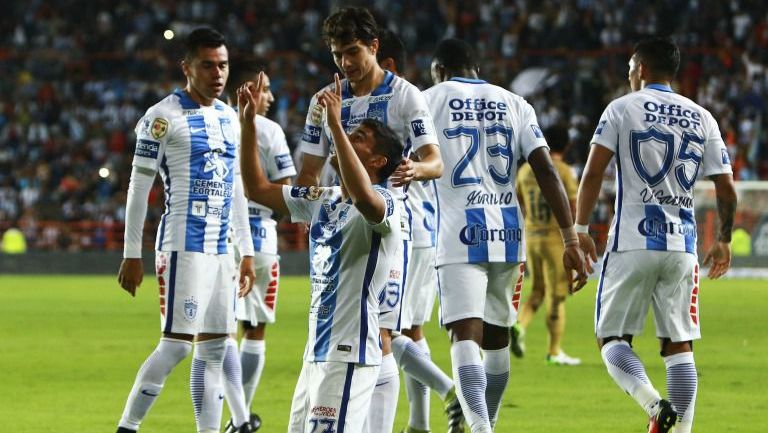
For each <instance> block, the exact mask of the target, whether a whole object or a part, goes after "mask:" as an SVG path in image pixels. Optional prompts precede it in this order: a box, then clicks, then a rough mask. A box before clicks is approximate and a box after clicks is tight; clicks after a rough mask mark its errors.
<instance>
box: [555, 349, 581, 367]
mask: <svg viewBox="0 0 768 433" xmlns="http://www.w3.org/2000/svg"><path fill="white" fill-rule="evenodd" d="M580 364H581V359H579V358H574V357H571V356H568V355H566V354H565V352H563V351H562V350H561V351H560V353H558V354H557V355H554V356H553V355H547V365H580Z"/></svg>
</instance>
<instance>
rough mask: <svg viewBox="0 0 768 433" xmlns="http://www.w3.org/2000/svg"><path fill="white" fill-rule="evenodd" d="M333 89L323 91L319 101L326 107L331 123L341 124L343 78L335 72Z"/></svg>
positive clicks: (329, 122) (318, 98)
mask: <svg viewBox="0 0 768 433" xmlns="http://www.w3.org/2000/svg"><path fill="white" fill-rule="evenodd" d="M333 80H334V86H333V90H324V91H323V92H321V93H320V94H319V95H318V97H317V101H318V102H319V103H320V105H322V106H323V108H325V115H326V116H327V119H328V124H329V125H336V124H341V80H339V74H333Z"/></svg>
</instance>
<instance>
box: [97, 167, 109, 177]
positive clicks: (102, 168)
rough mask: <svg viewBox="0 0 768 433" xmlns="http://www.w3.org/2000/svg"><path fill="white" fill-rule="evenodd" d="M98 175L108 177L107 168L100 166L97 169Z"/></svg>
mask: <svg viewBox="0 0 768 433" xmlns="http://www.w3.org/2000/svg"><path fill="white" fill-rule="evenodd" d="M99 177H101V178H103V179H106V178H108V177H109V169H108V168H107V167H101V168H100V169H99Z"/></svg>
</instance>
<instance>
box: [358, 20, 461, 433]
mask: <svg viewBox="0 0 768 433" xmlns="http://www.w3.org/2000/svg"><path fill="white" fill-rule="evenodd" d="M376 60H377V61H378V63H379V65H380V66H381V67H382V68H384V69H386V70H388V71H390V72H392V73H394V74H395V75H398V76H400V74H401V71H402V69H400V68H402V66H404V65H405V47H404V46H403V42H402V41H401V40H400V38H398V37H397V35H396V34H395V33H394V32H393V31H391V30H388V29H381V30H380V32H379V50H378V51H377V52H376ZM398 65H400V66H399V67H398ZM411 157H414V155H411ZM407 192H408V199H407V201H406V204H407V205H408V207H407V210H406V211H407V212H409V215H410V218H409V219H410V221H411V238H412V240H413V243H412V245H413V248H412V254H411V257H410V261H409V264H408V278H407V279H406V281H405V290H404V291H403V297H402V309H401V317H400V328H401V332H402V335H398V334H394V335H393V338H392V353H393V354H394V356H395V361H396V362H397V365H399V366H400V367H401V368H402V369H403V371H404V372H405V391H406V395H407V396H408V405H409V412H408V413H409V417H408V428H407V429H406V433H422V432H428V431H429V392H428V391H429V389H428V387H429V388H432V389H434V390H435V392H437V393H438V395H439V396H440V398H441V399H443V401H444V402H445V403H446V413H447V414H448V423H449V429H451V430H450V431H460V430H461V429H462V428H463V426H462V418H461V406H460V404H459V401H458V399H457V398H456V392H455V390H454V387H453V381H452V380H451V378H450V377H449V376H448V375H446V374H445V373H443V371H442V370H440V368H439V367H438V366H437V365H435V363H434V362H432V360H431V358H430V352H429V345H428V344H427V340H426V338H424V333H423V332H422V330H421V327H422V325H423V324H424V322H426V321H427V320H429V317H430V316H431V315H432V306H433V305H434V302H435V295H436V294H437V275H436V273H435V235H436V225H435V206H434V200H433V198H432V182H431V181H422V182H411V183H410V184H409V185H408V191H407ZM377 390H378V389H377ZM375 410H378V409H375ZM372 416H375V415H373V414H372Z"/></svg>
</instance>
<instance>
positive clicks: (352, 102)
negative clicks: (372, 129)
mask: <svg viewBox="0 0 768 433" xmlns="http://www.w3.org/2000/svg"><path fill="white" fill-rule="evenodd" d="M384 72H385V74H386V75H385V78H384V81H383V82H382V83H381V85H379V87H377V88H376V89H374V90H373V92H371V94H370V95H365V96H355V95H354V94H353V93H352V88H351V86H350V84H349V81H347V79H346V78H345V79H343V80H341V88H342V89H341V90H342V91H341V98H342V102H341V124H342V126H343V127H344V130H345V131H346V132H347V133H349V132H351V131H352V130H353V129H354V128H355V127H357V126H358V125H359V124H360V122H361V121H362V120H363V119H376V120H379V121H381V122H382V123H384V124H386V125H387V126H389V127H390V128H392V130H393V131H394V132H395V134H397V136H398V137H399V138H400V140H401V141H402V143H403V146H404V153H403V154H404V156H408V155H410V154H411V152H412V151H415V150H417V149H419V148H420V147H422V146H424V145H426V144H438V141H437V136H435V128H434V125H433V123H432V116H431V115H430V111H429V108H428V106H427V103H426V101H425V100H424V96H423V95H422V93H421V92H420V91H419V89H418V88H417V87H416V86H414V85H413V84H411V83H409V82H408V81H406V80H404V79H403V78H400V77H398V76H396V75H395V74H393V73H391V72H389V71H384ZM332 89H333V84H329V85H328V86H326V87H324V88H323V89H322V90H321V92H322V91H323V90H332ZM318 93H320V92H318ZM301 149H302V151H303V152H304V153H308V154H310V155H315V156H320V157H327V156H328V154H329V153H330V152H331V151H332V150H333V139H332V137H331V131H330V129H329V127H328V122H327V121H326V118H325V115H324V111H323V107H322V106H321V105H319V104H318V103H317V95H315V96H313V97H312V100H311V102H310V104H309V111H308V113H307V119H306V122H305V123H304V133H303V135H302V138H301ZM387 185H388V187H389V189H390V190H391V191H392V192H393V193H394V194H395V197H396V198H397V199H399V200H403V201H404V200H405V198H406V195H405V192H404V191H403V189H402V188H393V187H392V186H391V183H390V182H388V183H387ZM406 216H407V215H406V214H404V215H402V217H403V218H404V220H403V223H404V228H405V229H406V232H410V227H409V226H406V225H405V224H407V223H408V221H407V220H406V219H405V218H406Z"/></svg>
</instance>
